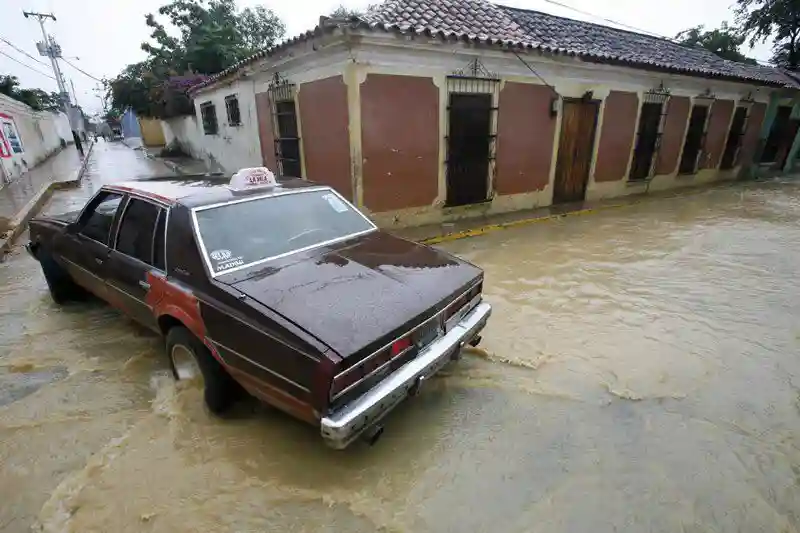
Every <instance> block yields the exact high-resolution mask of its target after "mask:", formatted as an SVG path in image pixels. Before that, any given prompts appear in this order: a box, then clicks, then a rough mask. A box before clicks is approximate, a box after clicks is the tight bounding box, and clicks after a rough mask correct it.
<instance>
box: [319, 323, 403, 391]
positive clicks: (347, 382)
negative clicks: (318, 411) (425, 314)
mask: <svg viewBox="0 0 800 533" xmlns="http://www.w3.org/2000/svg"><path fill="white" fill-rule="evenodd" d="M409 348H411V337H403V338H402V339H398V340H396V341H394V342H393V343H392V344H391V346H389V348H384V349H383V351H382V352H381V353H378V354H375V355H373V356H371V357H369V358H367V359H366V360H365V361H363V362H361V363H358V364H357V365H356V366H355V367H353V368H351V369H349V370H348V371H347V373H345V374H342V375H340V376H338V377H336V378H334V380H333V384H332V385H331V397H332V398H335V397H336V396H338V395H339V394H341V393H342V392H343V391H345V390H347V389H348V388H350V387H351V386H352V385H353V384H355V383H358V382H359V381H361V379H362V378H365V377H368V376H371V375H372V374H373V373H374V372H376V371H377V370H378V369H380V368H381V367H384V366H385V365H386V364H387V363H389V362H390V361H392V360H394V359H396V358H397V357H398V356H400V355H402V354H404V353H406V352H407V351H408V349H409ZM386 370H387V371H388V370H389V368H388V367H387V368H386Z"/></svg>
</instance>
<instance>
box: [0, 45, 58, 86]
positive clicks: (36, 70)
mask: <svg viewBox="0 0 800 533" xmlns="http://www.w3.org/2000/svg"><path fill="white" fill-rule="evenodd" d="M0 54H2V55H4V56H6V57H7V58H9V59H10V60H11V61H14V62H15V63H19V64H20V65H22V66H23V67H26V68H29V69H31V70H32V71H34V72H38V73H39V74H41V75H42V76H47V77H48V78H50V79H51V80H55V78H54V77H53V76H51V75H50V74H45V73H44V72H42V71H41V70H39V69H37V68H34V67H32V66H30V65H28V64H27V63H23V62H22V61H19V60H18V59H15V58H13V57H11V56H10V55H8V54H7V53H5V52H3V51H2V50H0Z"/></svg>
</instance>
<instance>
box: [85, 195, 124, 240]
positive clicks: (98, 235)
mask: <svg viewBox="0 0 800 533" xmlns="http://www.w3.org/2000/svg"><path fill="white" fill-rule="evenodd" d="M121 201H122V195H121V194H118V193H115V192H107V191H103V192H101V193H100V194H98V195H97V196H96V197H95V198H94V200H92V203H91V204H90V205H89V207H88V208H87V209H86V212H85V213H84V214H83V217H82V218H81V225H80V230H79V232H80V233H81V234H82V235H84V236H86V237H88V238H90V239H93V240H95V241H97V242H100V243H103V244H106V245H107V244H108V234H109V233H110V232H111V226H112V224H113V223H114V215H116V213H117V209H118V208H119V204H120V202H121Z"/></svg>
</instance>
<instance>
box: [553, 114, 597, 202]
mask: <svg viewBox="0 0 800 533" xmlns="http://www.w3.org/2000/svg"><path fill="white" fill-rule="evenodd" d="M599 107H600V106H599V104H598V102H597V101H594V100H585V99H580V100H573V99H570V100H568V99H564V101H563V106H562V113H561V134H560V137H559V141H558V159H557V161H556V177H555V183H554V186H553V203H554V204H555V203H563V202H580V201H582V200H583V199H584V198H585V196H586V184H587V182H588V181H589V171H590V170H591V166H592V156H593V154H594V137H595V130H596V129H597V113H598V110H599Z"/></svg>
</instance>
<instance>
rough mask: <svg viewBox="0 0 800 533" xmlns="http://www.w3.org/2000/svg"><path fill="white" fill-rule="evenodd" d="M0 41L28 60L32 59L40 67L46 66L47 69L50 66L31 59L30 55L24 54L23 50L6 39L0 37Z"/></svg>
mask: <svg viewBox="0 0 800 533" xmlns="http://www.w3.org/2000/svg"><path fill="white" fill-rule="evenodd" d="M0 41H3V42H4V43H6V44H7V45H8V46H10V47H11V48H13V49H14V50H16V51H17V52H19V53H20V54H24V55H26V56H28V57H29V58H31V59H33V60H34V61H36V62H37V63H39V64H40V65H44V66H46V67H49V66H50V65H48V64H47V63H45V62H44V61H40V60H39V59H36V58H35V57H33V56H32V55H30V54H29V53H28V52H26V51H25V50H23V49H22V48H19V47H18V46H17V45H15V44H14V43H12V42H11V41H9V40H8V39H4V38H2V37H0Z"/></svg>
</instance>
